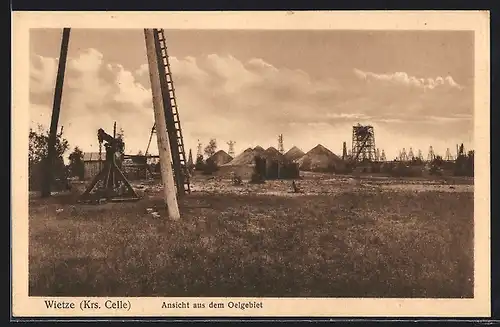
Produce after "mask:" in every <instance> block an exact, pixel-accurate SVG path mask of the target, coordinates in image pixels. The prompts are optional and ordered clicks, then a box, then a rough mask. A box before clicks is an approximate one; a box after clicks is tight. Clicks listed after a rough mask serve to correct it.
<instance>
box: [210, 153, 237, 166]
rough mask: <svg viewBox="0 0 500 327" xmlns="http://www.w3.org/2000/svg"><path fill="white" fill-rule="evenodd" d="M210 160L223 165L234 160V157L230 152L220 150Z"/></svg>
mask: <svg viewBox="0 0 500 327" xmlns="http://www.w3.org/2000/svg"><path fill="white" fill-rule="evenodd" d="M209 160H213V162H215V164H216V165H217V166H222V165H224V164H227V163H228V162H230V161H231V160H233V157H231V156H230V155H229V154H227V153H226V151H224V150H219V151H217V152H215V153H214V154H213V155H212V156H211V157H210V158H209Z"/></svg>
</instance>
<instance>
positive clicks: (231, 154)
mask: <svg viewBox="0 0 500 327" xmlns="http://www.w3.org/2000/svg"><path fill="white" fill-rule="evenodd" d="M235 144H236V142H235V141H229V142H227V145H229V150H228V151H227V154H229V155H230V156H231V157H233V158H234V145H235Z"/></svg>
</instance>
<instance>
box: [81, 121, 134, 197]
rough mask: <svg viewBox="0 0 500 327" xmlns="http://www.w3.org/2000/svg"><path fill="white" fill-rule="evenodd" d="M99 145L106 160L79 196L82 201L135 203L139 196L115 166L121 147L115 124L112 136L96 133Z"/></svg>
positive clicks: (101, 131) (100, 129)
mask: <svg viewBox="0 0 500 327" xmlns="http://www.w3.org/2000/svg"><path fill="white" fill-rule="evenodd" d="M97 139H98V141H99V144H102V143H103V142H106V143H104V147H105V149H106V159H105V161H104V167H103V169H102V170H101V171H100V172H99V174H97V175H96V176H95V177H94V179H93V180H92V182H91V183H90V185H89V186H88V187H87V189H86V190H85V192H84V193H83V194H82V195H81V199H82V201H92V200H99V199H102V198H105V199H108V200H110V201H135V200H139V196H138V195H137V193H136V192H135V191H134V189H133V188H132V186H131V185H130V183H129V182H128V181H127V178H126V177H125V176H124V175H123V172H122V171H121V170H120V168H119V167H118V165H117V164H116V159H117V158H116V155H117V154H118V153H120V152H119V150H120V147H121V145H122V142H123V141H122V140H121V139H118V138H116V122H115V124H114V128H113V136H111V135H109V134H107V133H106V132H105V131H104V130H103V129H102V128H99V130H98V131H97Z"/></svg>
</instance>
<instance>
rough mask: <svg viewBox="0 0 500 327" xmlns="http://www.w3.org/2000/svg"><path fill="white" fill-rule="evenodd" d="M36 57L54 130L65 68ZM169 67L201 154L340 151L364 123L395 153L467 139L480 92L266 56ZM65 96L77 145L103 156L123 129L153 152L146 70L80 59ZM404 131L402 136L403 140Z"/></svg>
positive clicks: (195, 60)
mask: <svg viewBox="0 0 500 327" xmlns="http://www.w3.org/2000/svg"><path fill="white" fill-rule="evenodd" d="M31 59H32V60H31V70H30V76H31V79H30V83H31V84H30V100H31V103H32V106H31V115H32V118H33V119H34V120H37V121H38V120H40V121H41V118H40V117H43V122H45V121H46V125H47V124H48V120H47V117H46V116H47V110H46V108H49V107H50V106H51V102H52V96H53V95H52V93H53V88H54V83H55V75H56V72H57V60H55V59H53V58H45V57H40V56H36V55H34V56H32V58H31ZM170 63H171V69H172V73H173V80H174V84H175V92H176V97H177V103H178V105H179V115H180V119H181V123H182V127H183V135H184V138H185V143H186V148H187V149H189V148H192V149H193V151H194V152H196V150H195V149H196V144H197V140H198V139H200V140H201V141H202V142H207V141H208V139H210V138H216V139H218V140H219V142H220V144H221V147H222V145H225V144H226V142H227V141H228V140H234V141H236V142H237V150H239V149H241V150H243V149H245V148H247V147H248V146H251V145H252V144H253V145H257V144H261V145H262V146H271V145H273V146H276V143H277V141H276V139H277V135H278V134H280V133H283V134H284V135H285V139H286V140H287V141H288V142H290V143H291V144H290V146H291V145H298V146H299V147H302V148H304V150H308V148H310V147H313V146H314V145H316V144H318V143H322V144H324V145H325V146H330V147H331V148H332V150H335V149H336V148H335V147H338V148H339V149H340V150H341V144H342V141H348V140H349V139H350V136H351V129H352V125H353V124H355V123H358V122H360V123H370V124H373V125H376V126H377V129H380V130H381V132H380V133H378V135H382V136H381V138H380V139H381V140H382V141H383V142H387V143H388V144H387V146H388V147H389V146H395V145H394V144H395V143H397V142H400V143H402V142H408V140H410V139H412V138H414V137H415V136H416V135H418V133H419V131H420V133H421V131H424V132H425V133H426V135H427V136H426V137H427V139H429V140H430V139H432V138H433V137H434V138H435V137H442V134H444V133H449V136H450V137H452V136H453V135H458V134H457V132H454V131H453V129H454V128H456V127H457V126H458V127H460V128H461V129H462V131H465V132H464V133H469V134H470V130H471V127H470V122H471V120H472V117H471V115H472V109H471V108H472V93H471V90H467V89H465V88H463V87H462V86H460V85H459V84H458V83H456V82H455V81H454V80H453V78H452V77H449V76H448V77H437V78H429V77H422V78H417V77H414V76H410V75H409V74H407V73H385V74H376V73H372V72H365V71H362V70H358V69H354V71H353V79H352V81H346V80H340V81H339V80H336V79H335V78H334V76H332V77H330V78H327V79H317V78H313V77H311V76H309V74H307V73H306V72H304V71H302V70H300V69H290V68H286V67H276V66H274V65H272V64H270V63H268V62H266V61H264V60H263V59H261V58H252V59H249V60H247V61H241V60H239V59H237V58H235V57H233V56H230V55H217V54H211V55H207V56H203V57H190V56H188V57H183V58H177V57H171V58H170ZM63 93H64V95H63V108H62V113H61V124H64V125H65V131H66V133H67V135H68V138H70V137H71V139H70V142H71V144H72V145H79V146H81V147H82V148H83V149H90V148H91V146H92V147H94V148H95V147H96V146H97V144H96V143H97V140H95V131H96V130H97V129H98V128H101V127H103V128H105V129H106V130H107V131H109V132H110V130H111V127H112V124H113V122H114V121H117V123H118V126H119V127H122V128H123V129H124V130H125V135H126V142H127V148H128V149H129V150H130V152H137V151H138V150H142V151H144V150H145V147H146V145H147V141H148V138H149V131H150V129H151V126H152V124H153V110H152V101H151V89H150V85H149V74H148V66H147V64H138V65H137V66H136V67H131V68H125V67H124V66H122V65H121V64H118V63H111V62H107V61H106V57H105V56H104V55H103V54H102V53H100V52H99V51H98V50H96V49H87V50H84V51H81V52H80V53H79V54H78V55H77V56H76V57H74V58H69V59H68V65H67V73H66V78H65V89H64V92H63ZM42 108H43V110H45V111H43V110H42ZM41 111H43V112H44V115H42V116H40V115H39V114H38V112H41ZM432 122H435V123H436V124H438V123H440V124H441V126H440V129H439V131H437V130H433V129H432V128H428V127H427V126H428V125H429V124H431V123H432ZM436 124H434V125H436ZM407 125H408V126H410V125H411V127H407ZM395 133H403V134H401V135H400V136H399V137H398V138H395V137H394V135H395ZM405 133H406V134H405ZM453 133H455V134H453ZM460 133H462V132H460ZM154 143H155V141H153V149H156V144H154ZM406 147H407V148H408V147H409V145H406ZM415 147H416V146H415ZM415 147H414V148H415ZM386 152H389V151H388V150H386Z"/></svg>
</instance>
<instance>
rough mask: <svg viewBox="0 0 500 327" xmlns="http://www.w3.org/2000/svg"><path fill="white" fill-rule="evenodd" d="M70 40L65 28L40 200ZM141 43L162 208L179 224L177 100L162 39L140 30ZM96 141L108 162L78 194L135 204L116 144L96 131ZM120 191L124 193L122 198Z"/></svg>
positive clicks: (159, 33)
mask: <svg viewBox="0 0 500 327" xmlns="http://www.w3.org/2000/svg"><path fill="white" fill-rule="evenodd" d="M69 35H70V28H64V29H63V37H62V42H61V52H60V57H59V67H58V72H57V78H56V86H55V93H54V106H53V110H52V119H51V125H50V134H49V142H48V158H47V159H48V160H47V165H46V167H45V169H46V170H45V172H46V173H45V178H44V180H43V185H42V196H44V197H47V196H50V195H51V191H50V188H51V184H52V182H53V181H52V179H53V177H52V167H53V164H52V163H53V162H54V156H55V143H56V138H57V135H56V131H57V124H58V121H59V112H60V106H61V98H62V90H63V81H64V73H65V68H66V59H67V53H68V46H69ZM144 38H145V43H146V54H147V58H148V66H149V75H150V81H151V92H152V97H153V110H154V118H155V123H154V130H155V132H156V136H157V142H158V151H159V157H160V166H161V173H162V181H163V184H164V197H165V203H166V205H167V209H168V213H169V216H170V218H172V219H179V218H180V214H179V208H178V203H177V196H182V195H183V194H185V193H189V192H190V185H189V174H188V169H187V167H186V160H185V152H184V142H183V137H182V130H181V125H180V118H179V113H178V108H177V102H176V99H175V88H174V85H173V80H172V72H171V70H170V63H169V60H168V54H167V46H166V38H165V33H164V31H163V29H144ZM98 140H99V142H100V143H101V142H106V145H105V146H106V162H105V164H104V168H103V170H102V171H101V172H100V173H99V174H98V175H97V176H96V178H95V179H94V180H93V181H92V183H91V184H90V185H89V186H88V188H87V190H86V191H85V192H84V193H83V194H82V196H83V198H85V197H89V196H90V194H91V193H92V192H94V193H95V192H97V193H102V194H105V195H106V197H108V198H111V199H114V200H117V199H118V198H120V199H122V200H123V199H131V200H136V199H137V198H138V197H137V194H135V191H134V190H133V188H132V187H131V186H130V183H128V181H127V180H126V178H125V176H124V175H123V173H122V172H121V171H120V169H119V168H118V166H117V165H116V161H115V159H116V158H115V154H116V150H117V149H116V146H117V144H118V143H117V139H116V135H113V136H111V135H109V134H107V133H106V132H104V130H103V129H99V131H98ZM120 188H121V189H120ZM122 189H123V192H120V190H122Z"/></svg>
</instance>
